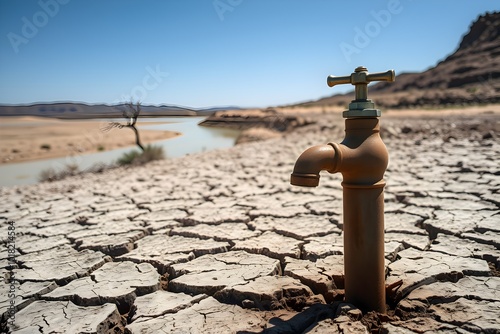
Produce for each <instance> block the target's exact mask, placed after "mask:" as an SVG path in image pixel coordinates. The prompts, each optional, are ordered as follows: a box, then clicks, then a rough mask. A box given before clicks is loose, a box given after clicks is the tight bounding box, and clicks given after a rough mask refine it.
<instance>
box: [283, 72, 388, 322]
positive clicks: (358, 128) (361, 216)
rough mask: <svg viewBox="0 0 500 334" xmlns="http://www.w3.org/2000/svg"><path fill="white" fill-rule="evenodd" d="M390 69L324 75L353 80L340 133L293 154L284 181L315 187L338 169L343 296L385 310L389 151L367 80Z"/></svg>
mask: <svg viewBox="0 0 500 334" xmlns="http://www.w3.org/2000/svg"><path fill="white" fill-rule="evenodd" d="M394 79H395V73H394V70H389V71H386V72H380V73H368V70H367V69H366V68H365V67H363V66H359V67H357V68H356V69H355V70H354V73H352V74H351V75H350V76H331V75H330V76H328V78H327V84H328V86H330V87H333V86H335V85H340V84H352V85H354V86H355V99H354V100H353V101H351V103H350V104H349V109H348V110H346V111H344V112H343V114H342V115H343V117H344V118H345V119H346V120H345V138H344V140H343V141H342V142H341V143H340V144H337V143H329V144H324V145H317V146H313V147H310V148H308V149H307V150H305V151H304V152H303V153H302V154H301V155H300V156H299V158H298V159H297V161H296V163H295V166H294V169H293V173H292V175H291V179H290V183H291V184H292V185H296V186H303V187H316V186H318V184H319V178H320V172H321V171H328V172H329V173H337V172H340V173H341V174H342V188H343V212H344V275H345V276H344V288H345V301H346V302H347V303H351V304H353V305H355V306H357V307H358V308H360V309H361V310H362V311H364V312H367V311H377V312H380V313H385V312H386V303H385V266H384V186H385V181H384V179H383V177H384V173H385V171H386V169H387V164H388V161H389V154H388V152H387V148H386V147H385V144H384V142H383V141H382V139H381V138H380V134H379V132H380V125H379V117H380V116H381V112H380V110H378V109H375V104H374V103H373V102H372V101H371V100H369V99H368V96H367V95H368V87H367V86H368V83H369V82H372V81H390V82H392V81H394Z"/></svg>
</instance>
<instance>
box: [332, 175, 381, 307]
mask: <svg viewBox="0 0 500 334" xmlns="http://www.w3.org/2000/svg"><path fill="white" fill-rule="evenodd" d="M384 185H385V183H384V182H383V181H382V182H380V183H378V184H376V185H373V186H356V185H349V184H346V183H345V182H344V183H342V187H343V195H344V271H345V280H344V282H345V283H344V284H345V297H346V302H348V303H351V304H353V305H356V306H357V307H359V308H360V309H361V310H362V311H364V312H366V311H377V312H380V313H385V311H386V305H385V266H384Z"/></svg>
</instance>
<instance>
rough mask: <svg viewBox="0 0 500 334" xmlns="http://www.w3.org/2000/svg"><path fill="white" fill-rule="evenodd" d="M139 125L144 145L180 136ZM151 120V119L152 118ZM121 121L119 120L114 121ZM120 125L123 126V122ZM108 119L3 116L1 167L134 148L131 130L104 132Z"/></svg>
mask: <svg viewBox="0 0 500 334" xmlns="http://www.w3.org/2000/svg"><path fill="white" fill-rule="evenodd" d="M150 120H152V119H149V120H148V121H147V122H141V119H139V121H138V123H137V127H138V129H139V133H140V138H141V142H142V143H143V144H149V143H153V142H155V141H160V140H165V139H170V138H174V137H177V136H180V135H181V133H179V132H175V131H158V130H145V129H141V128H142V127H144V126H147V125H153V124H156V123H154V121H153V122H149V121H150ZM153 120H154V119H153ZM117 121H118V122H122V120H117ZM122 123H125V121H123V122H122ZM107 124H108V121H107V120H59V119H54V118H46V117H32V116H23V117H2V119H1V124H0V143H1V147H0V165H1V164H8V163H19V162H27V161H36V160H43V159H50V158H58V157H65V156H74V155H80V154H87V153H95V152H104V151H110V150H114V149H117V148H124V147H128V146H135V135H134V133H133V131H132V130H131V129H126V128H123V129H116V128H115V129H112V130H111V131H107V132H106V131H103V128H104V127H105V126H106V125H107Z"/></svg>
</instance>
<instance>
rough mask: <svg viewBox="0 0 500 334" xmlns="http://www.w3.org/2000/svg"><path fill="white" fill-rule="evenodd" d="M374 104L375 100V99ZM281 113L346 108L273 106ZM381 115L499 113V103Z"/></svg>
mask: <svg viewBox="0 0 500 334" xmlns="http://www.w3.org/2000/svg"><path fill="white" fill-rule="evenodd" d="M375 106H376V107H377V105H376V101H375ZM273 109H275V110H276V111H278V112H280V113H283V114H308V113H330V112H339V113H341V112H342V111H344V110H346V109H347V106H346V108H343V107H338V106H332V107H330V106H327V107H325V106H319V107H278V108H273ZM380 109H381V110H382V116H386V115H387V116H401V117H420V116H450V115H471V114H475V113H477V114H500V104H488V105H484V106H467V107H463V108H442V109H437V108H436V109H385V108H380Z"/></svg>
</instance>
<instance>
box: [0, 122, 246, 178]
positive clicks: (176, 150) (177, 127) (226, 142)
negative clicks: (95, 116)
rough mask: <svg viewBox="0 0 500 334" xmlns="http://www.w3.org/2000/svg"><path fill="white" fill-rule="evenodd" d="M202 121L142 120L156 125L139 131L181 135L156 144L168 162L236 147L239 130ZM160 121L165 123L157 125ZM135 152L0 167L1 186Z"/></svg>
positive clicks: (109, 153) (95, 154)
mask: <svg viewBox="0 0 500 334" xmlns="http://www.w3.org/2000/svg"><path fill="white" fill-rule="evenodd" d="M203 119H204V117H162V118H149V119H148V118H143V119H141V123H142V124H144V123H146V122H154V123H155V124H152V125H142V126H141V128H140V130H166V131H177V132H180V133H182V135H181V136H178V137H175V138H172V139H167V140H163V141H158V142H155V143H154V144H155V145H159V146H162V147H163V150H164V152H165V155H166V158H167V159H169V158H177V157H181V156H183V155H186V154H192V153H198V152H204V151H208V150H213V149H219V148H227V147H232V146H233V145H234V143H235V141H236V138H237V137H238V135H239V131H237V130H230V129H223V128H207V127H203V126H199V125H198V123H199V122H201V121H202V120H203ZM161 122H165V123H162V124H158V123H161ZM140 130H139V131H140ZM133 149H137V148H135V147H133V146H132V147H126V148H120V149H116V150H111V151H106V152H99V153H91V154H82V155H77V156H71V157H70V156H68V157H63V158H55V159H46V160H39V161H33V162H23V163H14V164H6V165H1V166H0V186H12V185H24V184H35V183H37V182H38V177H39V175H40V172H41V171H43V170H45V169H48V168H53V169H55V170H61V169H63V168H64V167H65V166H66V165H68V164H76V165H77V166H78V167H79V169H80V170H85V169H88V168H90V167H92V166H93V165H95V164H98V163H105V164H110V163H112V162H114V161H116V160H117V159H118V158H119V157H120V156H121V155H122V154H123V153H124V152H128V151H130V150H133Z"/></svg>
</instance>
